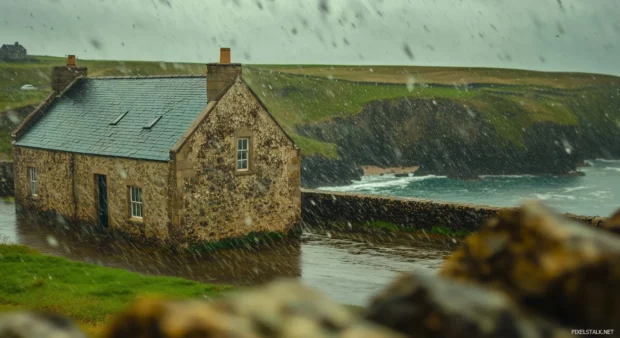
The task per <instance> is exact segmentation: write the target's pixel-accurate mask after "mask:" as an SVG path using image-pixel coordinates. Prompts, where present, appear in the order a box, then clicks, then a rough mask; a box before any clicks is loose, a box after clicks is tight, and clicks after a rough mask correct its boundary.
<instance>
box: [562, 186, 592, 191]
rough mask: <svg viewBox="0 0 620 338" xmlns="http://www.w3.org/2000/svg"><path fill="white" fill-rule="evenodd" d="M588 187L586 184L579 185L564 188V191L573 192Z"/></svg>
mask: <svg viewBox="0 0 620 338" xmlns="http://www.w3.org/2000/svg"><path fill="white" fill-rule="evenodd" d="M587 188H588V187H586V186H585V185H580V186H578V187H572V188H564V192H573V191H579V190H583V189H587Z"/></svg>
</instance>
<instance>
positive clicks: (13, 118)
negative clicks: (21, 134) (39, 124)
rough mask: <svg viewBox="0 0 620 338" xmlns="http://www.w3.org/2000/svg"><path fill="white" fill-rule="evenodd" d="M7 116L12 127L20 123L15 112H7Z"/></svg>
mask: <svg viewBox="0 0 620 338" xmlns="http://www.w3.org/2000/svg"><path fill="white" fill-rule="evenodd" d="M7 116H8V118H9V121H11V123H13V124H14V125H18V124H20V123H21V119H20V118H19V116H17V113H16V112H15V111H12V110H9V112H8V113H7Z"/></svg>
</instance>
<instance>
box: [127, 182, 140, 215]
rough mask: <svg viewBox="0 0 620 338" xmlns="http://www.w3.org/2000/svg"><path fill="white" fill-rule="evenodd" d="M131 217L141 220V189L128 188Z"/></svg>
mask: <svg viewBox="0 0 620 338" xmlns="http://www.w3.org/2000/svg"><path fill="white" fill-rule="evenodd" d="M129 198H130V207H131V217H135V218H142V188H138V187H129Z"/></svg>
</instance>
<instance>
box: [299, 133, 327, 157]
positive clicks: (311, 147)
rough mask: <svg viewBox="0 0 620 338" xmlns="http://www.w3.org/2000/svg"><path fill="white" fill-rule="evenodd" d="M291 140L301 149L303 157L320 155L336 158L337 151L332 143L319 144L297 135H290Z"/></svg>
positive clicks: (319, 142)
mask: <svg viewBox="0 0 620 338" xmlns="http://www.w3.org/2000/svg"><path fill="white" fill-rule="evenodd" d="M291 138H292V139H293V141H295V144H297V146H298V147H299V148H301V150H302V155H303V156H309V155H322V156H324V157H327V158H338V150H337V148H336V145H335V144H333V143H328V142H321V141H317V140H313V139H311V138H309V137H304V136H301V135H297V134H291Z"/></svg>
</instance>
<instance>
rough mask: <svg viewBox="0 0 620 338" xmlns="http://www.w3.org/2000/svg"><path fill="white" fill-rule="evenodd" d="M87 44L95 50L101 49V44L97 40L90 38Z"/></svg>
mask: <svg viewBox="0 0 620 338" xmlns="http://www.w3.org/2000/svg"><path fill="white" fill-rule="evenodd" d="M89 42H90V44H91V45H92V46H93V47H95V49H101V47H102V43H101V41H99V39H95V38H91V39H90V41H89Z"/></svg>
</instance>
